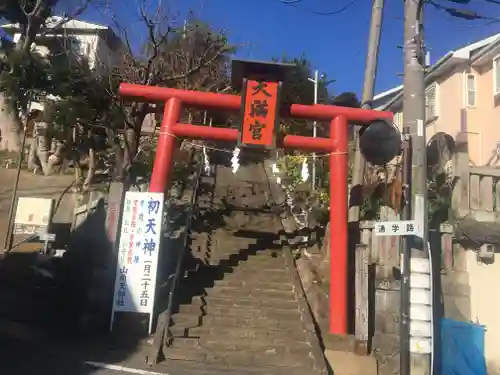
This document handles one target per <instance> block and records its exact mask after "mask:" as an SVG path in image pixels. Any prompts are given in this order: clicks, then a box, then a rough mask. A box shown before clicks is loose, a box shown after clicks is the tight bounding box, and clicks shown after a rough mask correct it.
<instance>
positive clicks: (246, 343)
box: [166, 336, 311, 359]
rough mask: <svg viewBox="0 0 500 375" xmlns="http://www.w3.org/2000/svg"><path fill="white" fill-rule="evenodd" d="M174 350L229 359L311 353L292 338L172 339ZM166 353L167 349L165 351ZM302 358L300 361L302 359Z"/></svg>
mask: <svg viewBox="0 0 500 375" xmlns="http://www.w3.org/2000/svg"><path fill="white" fill-rule="evenodd" d="M171 347H172V348H174V349H185V350H193V351H197V350H200V351H205V352H219V353H227V356H228V357H231V356H232V354H233V353H234V352H238V351H245V352H247V353H253V354H258V355H261V356H262V355H265V354H272V355H279V356H281V357H283V356H303V358H304V357H307V356H308V355H309V353H310V352H311V345H310V344H309V343H307V342H304V341H294V340H293V339H292V338H291V339H289V340H283V339H281V338H278V339H276V340H274V339H272V338H267V339H263V340H257V339H254V338H245V339H244V338H241V337H240V338H235V339H231V338H229V337H221V336H219V337H217V336H208V337H202V338H199V339H197V338H174V339H173V342H172V345H171ZM166 351H168V349H167V350H166ZM303 358H302V359H303Z"/></svg>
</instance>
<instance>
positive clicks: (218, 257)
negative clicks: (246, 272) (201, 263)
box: [208, 254, 286, 271]
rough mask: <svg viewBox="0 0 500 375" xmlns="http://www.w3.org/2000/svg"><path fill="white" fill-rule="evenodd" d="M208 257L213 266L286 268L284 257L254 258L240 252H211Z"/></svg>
mask: <svg viewBox="0 0 500 375" xmlns="http://www.w3.org/2000/svg"><path fill="white" fill-rule="evenodd" d="M208 259H209V260H210V264H211V265H213V266H233V267H238V268H239V267H242V268H255V269H256V270H269V271H280V270H283V269H285V268H286V265H285V262H284V261H283V260H282V259H279V260H277V259H266V258H256V259H254V258H252V257H251V256H250V257H247V256H242V255H240V254H211V255H210V256H209V257H208Z"/></svg>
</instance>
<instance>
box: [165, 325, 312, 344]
mask: <svg viewBox="0 0 500 375" xmlns="http://www.w3.org/2000/svg"><path fill="white" fill-rule="evenodd" d="M267 323H268V324H267V326H264V327H246V326H240V327H238V326H230V325H228V324H224V325H219V326H216V325H203V326H201V327H198V326H191V327H189V326H180V325H177V324H176V325H174V326H172V327H170V328H169V329H170V333H171V334H172V335H173V336H174V337H176V338H183V337H186V338H193V337H198V338H203V339H204V338H208V337H220V338H223V339H224V340H236V339H237V340H240V339H241V340H250V339H252V340H261V341H262V340H263V341H265V340H268V341H272V342H275V343H277V342H280V343H285V344H286V343H287V342H307V336H306V332H305V330H304V329H303V328H302V329H297V327H283V326H282V327H279V328H277V327H275V326H273V325H272V321H270V322H267Z"/></svg>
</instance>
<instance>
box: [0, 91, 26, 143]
mask: <svg viewBox="0 0 500 375" xmlns="http://www.w3.org/2000/svg"><path fill="white" fill-rule="evenodd" d="M0 136H1V138H0V150H2V151H10V152H19V151H21V143H22V136H23V126H22V123H21V119H20V118H19V116H18V115H17V112H16V111H15V108H14V107H13V105H12V104H11V103H9V102H8V101H6V100H5V97H4V96H3V95H2V94H0Z"/></svg>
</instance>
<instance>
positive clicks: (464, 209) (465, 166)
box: [451, 133, 470, 218]
mask: <svg viewBox="0 0 500 375" xmlns="http://www.w3.org/2000/svg"><path fill="white" fill-rule="evenodd" d="M453 178H454V179H456V180H457V181H456V184H455V188H454V189H453V194H452V199H451V209H452V211H453V216H455V217H456V218H463V217H465V216H467V215H468V214H469V190H470V187H469V183H470V181H469V148H468V140H467V133H458V135H457V138H456V141H455V153H454V154H453Z"/></svg>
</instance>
